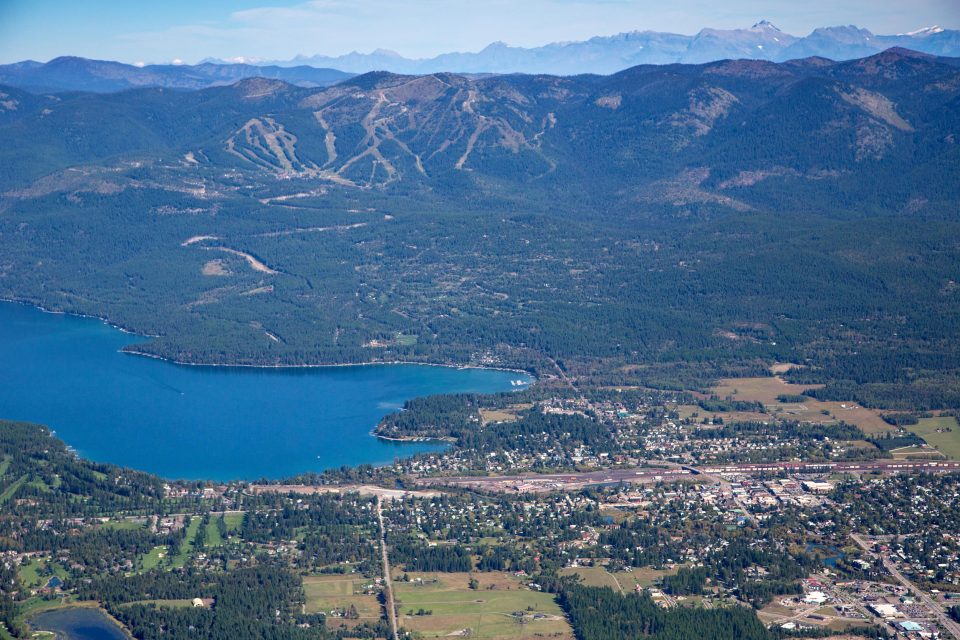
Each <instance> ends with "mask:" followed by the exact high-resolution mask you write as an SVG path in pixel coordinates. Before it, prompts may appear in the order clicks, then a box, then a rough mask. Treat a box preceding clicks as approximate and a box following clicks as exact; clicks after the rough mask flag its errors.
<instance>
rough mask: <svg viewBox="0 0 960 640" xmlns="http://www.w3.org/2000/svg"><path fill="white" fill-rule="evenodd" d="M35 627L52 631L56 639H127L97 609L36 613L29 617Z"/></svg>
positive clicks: (70, 609)
mask: <svg viewBox="0 0 960 640" xmlns="http://www.w3.org/2000/svg"><path fill="white" fill-rule="evenodd" d="M30 625H31V626H33V627H34V628H36V629H42V630H44V631H52V632H53V633H54V634H56V636H57V640H61V639H63V640H128V639H129V637H130V636H129V635H127V634H126V633H124V632H123V630H122V629H120V627H118V626H117V625H116V624H115V623H114V622H113V621H112V620H110V618H108V617H107V615H106V614H105V613H104V612H103V611H100V610H99V609H86V608H64V609H55V610H53V611H45V612H43V613H38V614H37V615H35V616H33V617H32V618H31V619H30Z"/></svg>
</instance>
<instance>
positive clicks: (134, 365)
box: [0, 303, 529, 480]
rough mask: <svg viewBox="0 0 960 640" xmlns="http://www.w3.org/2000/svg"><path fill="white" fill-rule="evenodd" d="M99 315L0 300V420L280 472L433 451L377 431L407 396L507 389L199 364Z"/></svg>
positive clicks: (243, 475)
mask: <svg viewBox="0 0 960 640" xmlns="http://www.w3.org/2000/svg"><path fill="white" fill-rule="evenodd" d="M140 340H141V339H140V338H138V337H136V336H131V335H128V334H124V333H122V332H120V331H118V330H116V329H114V328H112V327H110V326H108V325H106V324H104V323H103V322H100V321H98V320H94V319H90V318H77V317H72V316H66V315H58V314H49V313H44V312H42V311H39V310H37V309H33V308H31V307H27V306H24V305H19V304H13V303H0V418H3V419H9V420H25V421H30V422H39V423H41V424H46V425H48V426H49V427H50V428H52V429H54V430H55V431H56V434H57V436H58V437H60V438H62V439H63V440H64V441H66V442H67V444H69V445H71V446H73V447H74V448H75V449H76V450H77V452H78V453H79V454H80V455H82V456H84V457H87V458H90V459H92V460H97V461H102V462H113V463H116V464H120V465H124V466H128V467H132V468H135V469H141V470H143V471H149V472H153V473H157V474H160V475H163V476H165V477H168V478H188V479H201V478H204V479H212V480H230V479H256V478H262V477H269V478H283V477H290V476H292V475H295V474H298V473H302V472H308V471H321V470H324V469H330V468H334V467H339V466H341V465H357V464H362V463H371V464H383V463H389V462H392V461H393V460H394V459H395V458H396V457H401V456H408V455H413V454H414V453H417V452H421V451H431V450H438V449H439V448H440V447H441V446H442V445H440V444H436V443H393V442H387V441H383V440H380V439H378V438H374V437H373V436H371V435H370V430H371V429H372V428H373V427H374V426H375V425H376V424H377V422H378V420H379V419H380V418H381V417H382V416H383V415H385V414H386V413H388V412H390V411H392V410H394V409H397V408H398V407H400V406H401V405H402V404H403V402H404V401H405V400H408V399H410V398H413V397H416V396H426V395H430V394H436V393H459V392H479V393H491V392H496V391H504V390H510V389H513V388H514V387H513V386H512V385H511V381H512V380H518V379H521V378H522V379H524V380H529V378H527V377H526V376H522V375H519V374H517V373H511V372H507V371H496V370H490V369H455V368H449V367H430V366H419V365H377V366H359V367H328V368H312V369H256V368H240V367H237V368H230V367H195V366H184V365H176V364H172V363H168V362H163V361H160V360H155V359H150V358H144V357H140V356H134V355H129V354H124V353H120V352H119V349H120V348H121V347H123V346H124V345H127V344H130V343H133V342H138V341H140Z"/></svg>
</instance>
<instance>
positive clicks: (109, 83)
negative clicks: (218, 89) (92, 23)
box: [0, 56, 354, 93]
mask: <svg viewBox="0 0 960 640" xmlns="http://www.w3.org/2000/svg"><path fill="white" fill-rule="evenodd" d="M353 75H354V74H352V73H346V72H343V71H337V70H336V69H324V68H317V67H311V66H294V67H290V66H287V67H276V66H269V65H263V66H255V65H249V64H212V63H201V64H198V65H181V64H176V65H175V64H169V65H147V66H137V65H130V64H123V63H121V62H112V61H107V60H89V59H86V58H78V57H73V56H63V57H60V58H54V59H53V60H51V61H49V62H47V63H42V62H35V61H33V60H26V61H24V62H17V63H14V64H7V65H0V84H6V85H10V86H14V87H19V88H21V89H26V90H28V91H37V92H44V91H53V92H57V91H90V92H96V93H110V92H113V91H122V90H124V89H135V88H146V87H161V88H165V89H183V90H196V89H206V88H209V87H215V86H220V85H228V84H233V83H235V82H237V81H239V80H244V79H246V78H270V79H274V80H283V81H284V82H288V83H290V84H294V85H298V86H301V87H327V86H330V85H332V84H336V83H337V82H341V81H343V80H346V79H348V78H350V77H352V76H353Z"/></svg>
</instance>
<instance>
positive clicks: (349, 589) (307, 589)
mask: <svg viewBox="0 0 960 640" xmlns="http://www.w3.org/2000/svg"><path fill="white" fill-rule="evenodd" d="M372 583H373V579H372V578H371V579H362V578H357V576H344V575H329V576H307V577H306V578H304V579H303V591H304V593H305V594H306V597H307V599H306V611H307V613H329V612H330V611H332V610H334V609H344V610H345V609H348V608H349V607H350V605H353V606H354V607H356V609H357V613H358V614H359V615H360V620H376V619H378V618H380V603H379V602H378V601H377V597H376V596H375V595H364V593H363V587H364V585H368V584H372Z"/></svg>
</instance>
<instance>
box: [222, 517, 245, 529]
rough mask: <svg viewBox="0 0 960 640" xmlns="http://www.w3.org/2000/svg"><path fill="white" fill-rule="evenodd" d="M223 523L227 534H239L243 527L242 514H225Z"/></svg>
mask: <svg viewBox="0 0 960 640" xmlns="http://www.w3.org/2000/svg"><path fill="white" fill-rule="evenodd" d="M223 521H224V523H225V524H226V525H227V533H239V532H240V529H241V528H242V527H243V514H242V513H227V514H225V515H224V516H223Z"/></svg>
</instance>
